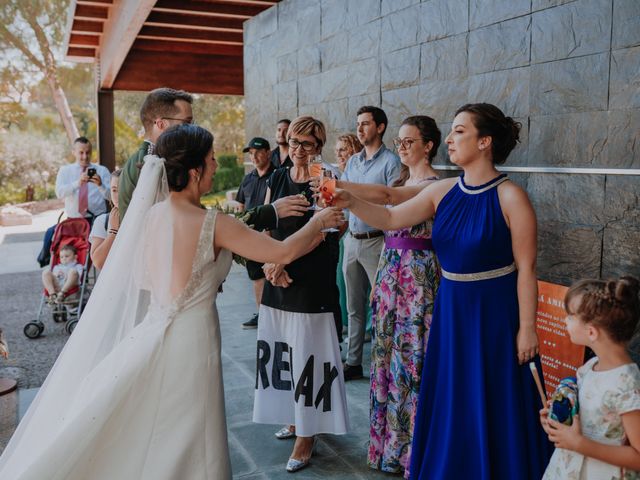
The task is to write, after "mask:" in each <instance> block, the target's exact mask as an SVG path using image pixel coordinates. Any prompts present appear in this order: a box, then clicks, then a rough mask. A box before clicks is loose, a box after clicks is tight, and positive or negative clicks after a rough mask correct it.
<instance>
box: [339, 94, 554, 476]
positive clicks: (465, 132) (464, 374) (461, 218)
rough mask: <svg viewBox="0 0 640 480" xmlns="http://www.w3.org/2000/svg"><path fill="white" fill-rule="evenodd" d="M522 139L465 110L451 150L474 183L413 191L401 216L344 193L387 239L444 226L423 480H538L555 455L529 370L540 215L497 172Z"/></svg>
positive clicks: (418, 447)
mask: <svg viewBox="0 0 640 480" xmlns="http://www.w3.org/2000/svg"><path fill="white" fill-rule="evenodd" d="M519 130H520V124H518V123H517V122H515V121H513V119H511V118H510V117H505V115H504V114H503V113H502V111H500V109H498V108H497V107H495V106H493V105H489V104H469V105H464V106H463V107H461V108H460V109H458V111H457V112H456V116H455V119H454V121H453V125H452V128H451V132H450V133H449V135H448V136H447V138H446V143H447V146H448V152H449V157H450V159H451V161H452V162H453V163H455V164H456V165H458V166H460V167H462V169H463V171H464V173H463V175H461V176H460V177H458V178H450V179H446V180H442V181H439V182H436V183H434V184H432V185H429V186H428V187H426V188H424V189H423V190H421V191H420V192H419V193H418V194H417V195H416V192H417V190H416V189H415V188H413V189H411V188H407V187H405V188H406V190H405V195H406V198H409V199H408V200H407V201H405V202H404V203H402V204H400V205H398V206H396V207H394V208H391V209H387V208H384V207H379V206H375V205H373V204H370V203H367V202H365V201H363V200H360V199H359V198H357V197H355V196H353V195H351V194H349V193H348V192H346V191H338V192H337V193H336V197H335V203H336V204H337V205H338V206H340V207H343V208H349V209H350V210H351V211H352V212H353V213H354V214H356V215H357V216H358V217H359V218H361V219H363V220H364V221H365V222H367V223H368V224H369V225H372V226H375V227H377V228H380V229H384V230H395V229H399V228H403V227H406V226H409V225H414V224H416V223H420V222H423V221H425V220H426V219H428V218H431V217H432V216H434V215H435V219H434V223H433V231H432V240H433V246H434V250H435V252H436V255H437V256H438V259H439V261H440V264H441V266H442V280H441V284H440V289H439V291H438V295H437V297H436V300H435V306H434V314H433V321H432V326H431V333H430V337H429V344H428V348H427V353H426V357H425V361H424V369H423V373H422V376H423V381H422V384H421V388H420V399H419V405H418V414H417V418H416V422H415V432H414V436H413V445H412V452H413V453H412V459H411V478H414V479H423V480H432V479H459V478H460V479H462V478H473V479H474V480H475V479H483V480H501V479H505V480H506V479H518V480H527V479H531V480H537V479H539V478H540V477H541V476H542V473H543V472H544V468H545V466H546V464H547V462H548V460H549V457H550V454H551V446H550V444H549V443H548V441H547V439H546V436H545V435H544V432H543V431H542V428H541V427H540V425H539V422H538V409H539V408H541V405H540V401H539V400H538V398H539V397H538V396H537V393H536V390H535V385H534V383H533V380H532V378H531V373H530V371H529V367H528V365H527V363H528V362H529V361H532V360H533V361H536V363H538V368H540V365H539V358H538V338H537V335H536V330H535V312H536V305H537V283H536V282H537V280H536V269H535V265H536V249H537V246H536V237H537V232H536V218H535V212H534V211H533V207H532V206H531V203H530V201H529V198H528V197H527V194H526V193H525V191H524V190H522V188H520V187H519V186H517V185H516V184H514V183H513V182H511V181H509V180H508V178H507V177H506V175H501V174H500V173H499V172H498V170H497V169H496V168H495V165H496V164H501V163H503V162H504V161H505V160H506V158H507V156H508V155H509V153H510V152H511V150H512V149H513V148H514V147H515V145H516V143H517V141H518V133H519ZM414 195H415V196H414ZM412 196H413V198H411V197H412Z"/></svg>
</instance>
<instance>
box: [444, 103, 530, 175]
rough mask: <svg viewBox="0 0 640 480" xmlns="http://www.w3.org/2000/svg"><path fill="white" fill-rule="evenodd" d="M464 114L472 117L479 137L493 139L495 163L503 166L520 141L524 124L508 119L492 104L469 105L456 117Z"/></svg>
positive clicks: (459, 111) (460, 109)
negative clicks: (466, 113)
mask: <svg viewBox="0 0 640 480" xmlns="http://www.w3.org/2000/svg"><path fill="white" fill-rule="evenodd" d="M462 112H468V113H470V114H471V115H472V117H473V120H472V121H473V125H474V126H475V127H476V128H477V129H478V136H480V137H491V153H492V154H493V163H494V164H496V165H501V164H503V163H504V162H505V161H506V160H507V157H508V156H509V154H510V153H511V150H513V149H514V148H515V146H516V143H518V142H519V141H520V129H521V128H522V124H521V123H520V122H516V121H515V120H514V119H513V118H511V117H506V116H505V115H504V113H502V110H500V109H499V108H498V107H496V106H495V105H491V104H490V103H467V104H466V105H463V106H461V107H460V108H459V109H458V110H457V111H456V115H458V114H459V113H462Z"/></svg>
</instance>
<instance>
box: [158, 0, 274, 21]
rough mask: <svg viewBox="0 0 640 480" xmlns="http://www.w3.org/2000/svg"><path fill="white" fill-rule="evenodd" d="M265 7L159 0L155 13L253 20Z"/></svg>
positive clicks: (213, 2)
mask: <svg viewBox="0 0 640 480" xmlns="http://www.w3.org/2000/svg"><path fill="white" fill-rule="evenodd" d="M264 8H265V7H264V5H251V4H234V3H229V2H215V1H191V2H185V1H183V0H158V2H157V3H156V6H155V7H154V11H161V12H172V13H173V12H182V13H184V12H190V13H193V14H196V15H207V16H209V15H210V16H231V17H238V18H243V19H245V20H246V19H248V18H251V17H253V16H255V15H257V14H259V13H260V12H262V11H263V10H264Z"/></svg>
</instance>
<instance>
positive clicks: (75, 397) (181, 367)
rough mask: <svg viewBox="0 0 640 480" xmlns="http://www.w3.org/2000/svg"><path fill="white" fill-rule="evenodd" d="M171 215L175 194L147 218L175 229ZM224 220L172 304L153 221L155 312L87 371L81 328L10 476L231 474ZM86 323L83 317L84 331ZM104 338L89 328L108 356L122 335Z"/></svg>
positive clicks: (159, 479)
mask: <svg viewBox="0 0 640 480" xmlns="http://www.w3.org/2000/svg"><path fill="white" fill-rule="evenodd" d="M170 211H171V208H170V205H169V201H165V202H162V203H158V204H156V205H154V206H153V207H152V208H151V209H150V210H149V211H148V214H149V218H147V224H151V225H152V226H153V225H154V222H153V218H154V217H155V218H156V219H158V221H159V224H161V225H162V224H166V222H167V220H166V219H167V214H168V215H169V218H170ZM149 219H151V221H148V220H149ZM215 219H216V211H208V212H207V213H206V216H205V219H204V222H203V225H202V228H201V231H200V237H199V241H198V243H197V249H196V252H195V256H194V260H193V264H192V271H191V276H190V278H189V280H188V282H187V284H186V286H185V288H184V290H182V293H180V294H179V295H178V296H177V297H176V298H175V299H174V300H173V301H171V299H170V298H168V299H167V297H166V296H161V297H158V296H157V294H158V293H159V292H164V290H163V289H164V286H166V285H167V280H166V278H164V279H163V278H158V277H162V276H161V275H159V274H158V269H161V268H165V266H166V264H163V263H162V262H160V265H156V267H157V268H156V270H155V271H154V270H153V265H155V262H154V261H153V255H155V254H156V253H158V252H157V251H156V250H154V242H155V241H156V239H158V231H157V230H154V229H153V228H152V229H149V228H148V225H147V227H145V229H146V230H145V231H146V233H145V235H146V238H145V242H143V244H144V248H145V252H143V253H142V257H144V258H146V260H144V258H143V262H142V263H143V264H146V266H145V267H143V270H142V271H143V272H144V273H143V277H144V278H142V282H141V288H143V289H147V290H149V291H150V292H151V301H150V306H149V307H148V310H147V309H146V308H144V312H146V314H144V316H142V315H141V316H140V319H141V321H140V320H138V322H137V324H136V325H131V328H124V327H122V328H121V329H120V330H122V331H121V332H120V333H121V336H120V337H118V338H117V340H115V341H114V342H113V345H110V346H109V347H108V348H107V349H106V350H105V352H106V353H105V354H104V355H103V356H102V357H101V358H98V360H95V362H94V363H95V365H93V366H91V367H89V369H88V370H87V371H82V373H78V372H74V370H73V368H72V367H73V361H76V362H78V360H79V355H80V354H78V353H75V352H74V348H75V349H80V348H81V346H78V345H77V340H78V339H80V340H82V338H83V337H82V336H79V337H78V338H77V339H76V338H74V337H75V335H76V333H75V332H74V334H73V335H72V337H71V338H70V340H69V342H68V345H67V347H65V349H67V348H69V349H70V352H69V353H66V354H65V352H64V351H63V354H61V358H60V359H59V360H58V362H59V363H60V365H58V364H56V367H54V370H56V369H58V371H57V372H56V371H52V374H50V376H49V377H50V378H48V379H47V382H46V383H45V385H44V386H43V388H42V389H41V392H40V393H41V394H42V398H40V399H38V398H36V401H35V402H34V403H35V404H36V405H37V406H32V409H33V410H34V412H29V413H30V414H31V415H29V414H28V415H27V417H28V421H26V422H25V424H26V425H24V426H23V425H21V426H20V427H22V428H20V427H19V429H18V433H19V435H16V437H17V438H14V439H12V441H11V442H12V443H10V444H9V445H8V447H7V449H6V450H5V454H4V455H3V457H2V459H1V462H0V478H2V479H7V480H8V479H11V480H27V479H29V480H43V479H47V480H63V479H64V480H89V479H90V480H107V479H109V480H113V479H118V480H141V479H149V480H163V479H164V480H176V479H185V480H187V479H188V480H200V479H202V480H210V479H215V480H218V479H228V478H231V466H230V461H229V452H228V447H227V428H226V421H225V408H224V391H223V384H222V368H221V359H220V328H219V323H218V314H217V310H216V307H215V298H216V294H217V291H218V287H219V285H220V284H221V283H222V281H223V280H224V278H225V277H226V275H227V273H228V271H229V268H230V265H231V253H230V252H229V251H226V250H222V251H221V252H220V253H219V255H218V258H214V250H213V235H214V228H215ZM168 222H169V224H171V221H170V220H168ZM157 226H158V225H156V227H157ZM167 236H171V232H168V233H167ZM161 242H162V240H161ZM164 245H165V246H166V243H165V244H164ZM178 247H180V246H178ZM171 251H173V250H171ZM149 261H150V262H152V263H151V264H147V262H149ZM150 265H151V267H150ZM169 265H171V259H170V261H169ZM150 268H151V270H150ZM139 276H140V275H138V277H139ZM138 280H139V281H140V278H138ZM159 280H162V281H159ZM169 283H170V282H169ZM98 288H100V284H98V285H97V286H96V289H98ZM103 290H104V289H103ZM103 293H104V292H103ZM162 295H164V293H163V294H162ZM90 306H91V305H89V306H88V307H90ZM94 307H95V306H94ZM137 308H138V309H140V308H141V307H139V306H138V307H137ZM97 309H99V306H98V307H96V308H93V309H90V308H87V310H86V311H85V313H86V314H90V313H93V314H94V317H95V316H96V315H99V313H96V312H99V310H97ZM83 318H84V316H83ZM106 320H108V319H107V318H103V319H98V320H96V319H95V318H91V319H88V320H87V321H86V322H85V323H86V324H87V325H85V326H84V327H86V328H91V324H92V323H93V324H94V327H93V329H94V330H95V329H97V328H98V326H99V325H101V323H100V322H101V321H106ZM114 321H115V320H114ZM81 327H83V321H82V320H81V321H80V322H79V324H78V328H77V329H76V331H78V329H80V328H81ZM87 332H88V330H87ZM123 332H124V333H123ZM81 335H82V334H81ZM102 335H103V338H101V339H98V340H95V339H94V338H93V337H91V336H89V335H86V333H85V337H84V340H85V341H86V342H88V343H91V341H94V342H95V345H93V346H91V347H90V348H91V349H92V350H95V351H99V350H100V349H101V344H102V343H109V341H111V340H110V339H109V337H110V335H108V334H102ZM74 340H76V343H74V342H73V341H74ZM87 353H88V352H86V351H85V352H84V353H83V355H84V356H85V357H86V358H83V359H82V360H81V361H83V362H87V363H89V364H91V362H92V361H94V359H93V358H91V356H90V355H87ZM69 357H71V358H69ZM74 357H75V358H74ZM79 368H82V367H79ZM79 371H81V370H79ZM63 373H66V374H67V376H68V377H71V378H73V377H74V375H77V381H71V382H69V381H68V378H67V376H64V375H62V374H63ZM51 377H53V378H51ZM65 383H69V385H65ZM39 396H40V394H39Z"/></svg>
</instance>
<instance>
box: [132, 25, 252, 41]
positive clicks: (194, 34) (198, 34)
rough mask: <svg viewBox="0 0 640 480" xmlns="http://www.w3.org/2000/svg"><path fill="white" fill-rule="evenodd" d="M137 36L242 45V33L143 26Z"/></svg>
mask: <svg viewBox="0 0 640 480" xmlns="http://www.w3.org/2000/svg"><path fill="white" fill-rule="evenodd" d="M139 35H143V36H145V37H162V38H176V39H178V38H181V39H183V40H189V39H194V40H210V41H223V42H224V41H226V42H230V43H237V44H239V45H242V33H241V32H240V33H236V32H226V31H215V30H193V29H190V28H168V27H151V26H144V27H142V29H141V30H140V33H139Z"/></svg>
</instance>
